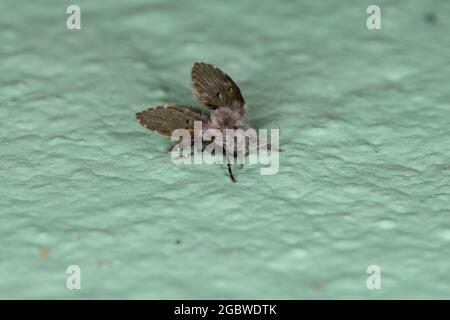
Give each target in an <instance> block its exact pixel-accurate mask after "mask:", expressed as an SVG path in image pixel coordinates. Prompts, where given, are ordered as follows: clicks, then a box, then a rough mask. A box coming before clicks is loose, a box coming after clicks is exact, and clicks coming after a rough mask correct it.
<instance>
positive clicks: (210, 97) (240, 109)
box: [136, 62, 281, 182]
mask: <svg viewBox="0 0 450 320" xmlns="http://www.w3.org/2000/svg"><path fill="white" fill-rule="evenodd" d="M191 78H192V89H193V92H194V94H195V96H196V97H197V99H198V100H199V101H200V102H202V103H203V104H204V105H206V106H207V107H208V108H210V109H211V113H210V114H209V115H205V114H202V113H201V112H198V111H195V110H193V109H190V108H187V107H184V106H182V105H178V104H167V105H163V106H157V107H154V108H150V109H147V110H145V111H142V112H138V113H136V118H137V120H138V121H139V123H140V124H141V125H142V126H144V127H145V128H147V129H149V130H152V131H154V132H157V133H160V134H162V135H165V136H169V137H170V136H171V134H172V133H173V131H174V130H176V129H186V130H189V132H190V133H191V135H193V131H194V121H201V122H202V125H203V128H205V130H207V129H217V130H220V131H221V132H223V136H224V137H225V136H226V135H225V130H226V129H234V130H237V129H242V130H244V131H245V130H247V129H249V128H250V126H249V125H248V124H247V121H246V120H245V114H246V111H247V106H246V103H245V100H244V98H243V97H242V94H241V91H240V89H239V87H238V86H237V85H236V83H234V81H233V80H232V79H231V78H230V77H229V76H228V75H227V74H226V73H224V72H223V71H222V70H220V69H219V68H217V67H215V66H214V65H211V64H207V63H204V62H196V63H194V66H193V67H192V71H191ZM222 146H223V153H224V155H225V156H226V159H227V169H228V175H229V176H230V178H231V181H233V182H236V179H235V177H234V175H233V171H232V168H231V161H230V157H229V155H230V154H231V155H232V157H235V156H236V153H235V149H234V146H233V149H232V150H229V149H228V148H227V145H226V144H223V145H222ZM237 147H239V146H237ZM244 148H245V146H244ZM267 149H270V150H278V151H281V150H279V149H273V148H272V147H271V145H270V144H268V145H267ZM169 151H170V149H169Z"/></svg>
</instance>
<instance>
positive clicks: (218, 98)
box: [191, 62, 245, 114]
mask: <svg viewBox="0 0 450 320" xmlns="http://www.w3.org/2000/svg"><path fill="white" fill-rule="evenodd" d="M191 77H192V88H193V90H194V93H195V95H196V96H197V99H198V100H200V101H201V102H202V103H204V104H205V105H207V106H209V107H211V108H213V109H217V108H219V107H229V108H232V109H238V110H239V111H240V112H241V113H242V114H243V113H244V112H245V110H244V106H245V101H244V98H243V97H242V94H241V90H239V87H238V86H237V85H236V83H234V81H233V80H232V79H231V78H230V77H229V76H228V75H227V74H225V73H224V72H223V71H222V70H220V69H219V68H217V67H215V66H213V65H211V64H207V63H203V62H196V63H195V64H194V66H193V67H192V72H191Z"/></svg>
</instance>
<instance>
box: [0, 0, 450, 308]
mask: <svg viewBox="0 0 450 320" xmlns="http://www.w3.org/2000/svg"><path fill="white" fill-rule="evenodd" d="M70 4H77V5H79V6H80V7H81V30H68V29H67V28H66V18H67V17H68V15H67V14H66V8H67V6H68V5H70ZM369 4H377V5H379V6H380V7H381V19H382V29H381V30H368V29H367V27H366V19H367V17H368V14H367V13H366V9H367V6H368V5H369ZM0 15H1V20H0V121H1V126H0V195H1V197H0V298H7V299H11V298H33V299H35V298H52V299H54V298H62V299H79V298H89V299H90V298H96V299H99V298H114V299H115V298H127V299H141V298H150V299H162V298H168V299H175V298H190V299H199V298H211V299H216V298H224V299H228V298H235V299H238V298H255V299H262V298H267V299H281V298H284V299H325V298H331V299H343V298H362V299H380V298H387V299H391V298H449V297H450V288H449V286H450V266H449V262H450V258H449V244H450V222H449V214H450V210H449V208H450V180H449V174H450V166H449V158H450V112H449V110H450V93H449V81H450V64H449V62H450V33H449V30H450V21H449V19H448V17H449V16H450V2H449V1H444V0H443V1H437V0H435V1H419V0H416V1H407V0H402V1H376V2H372V1H370V2H369V1H365V0H363V1H350V0H348V1H347V0H339V1H331V0H328V1H287V0H286V1H268V0H251V1H237V0H236V1H234V0H233V1H209V0H204V1H200V0H199V1H194V0H176V1H165V0H151V1H148V0H146V1H144V0H129V1H95V2H93V1H87V0H77V1H74V2H72V1H70V2H69V1H30V0H28V1H15V0H2V1H1V2H0ZM198 60H202V61H206V62H209V63H213V64H216V65H217V66H219V67H220V68H222V69H223V70H224V71H226V72H227V73H228V74H230V76H231V77H232V78H233V79H235V81H236V82H237V83H238V84H239V86H240V87H241V90H242V93H243V95H244V97H245V98H246V100H247V103H248V105H249V108H250V111H249V114H248V119H249V122H250V123H251V124H252V125H253V126H254V127H256V128H269V129H270V128H277V127H278V126H279V127H280V128H281V134H280V144H281V146H282V147H283V148H284V149H285V150H286V151H285V152H284V153H282V154H281V155H280V170H279V172H278V174H276V175H273V176H261V175H260V174H259V168H260V166H258V165H251V166H250V165H248V166H246V167H244V168H243V169H236V178H237V179H238V183H236V184H232V183H231V182H230V180H229V178H228V177H227V175H226V168H224V167H223V166H210V165H196V166H175V165H174V164H173V163H172V162H171V161H170V158H169V155H168V154H167V153H165V149H166V148H167V147H168V146H169V145H170V142H169V140H168V139H167V138H163V137H159V136H157V135H155V134H152V133H151V132H149V131H147V130H145V129H144V128H142V127H141V126H140V125H139V124H138V123H137V121H136V119H135V117H134V113H135V112H137V111H140V110H143V109H145V108H147V107H150V106H152V105H158V104H162V103H169V102H178V103H186V104H195V103H196V102H195V99H194V97H193V96H192V94H191V89H190V77H189V73H190V69H191V67H192V64H193V62H195V61H198ZM69 265H78V266H79V267H80V268H81V290H68V289H67V288H66V279H67V276H68V275H67V274H66V269H67V267H68V266H69ZM370 265H377V266H379V267H380V268H381V289H380V290H369V289H368V288H367V286H366V281H367V278H368V277H369V274H367V273H366V270H367V267H368V266H370Z"/></svg>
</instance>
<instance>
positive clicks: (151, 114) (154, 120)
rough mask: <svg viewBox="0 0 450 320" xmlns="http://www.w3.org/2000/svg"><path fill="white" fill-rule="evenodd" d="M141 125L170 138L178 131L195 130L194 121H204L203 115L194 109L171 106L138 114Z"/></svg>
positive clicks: (159, 107) (158, 107)
mask: <svg viewBox="0 0 450 320" xmlns="http://www.w3.org/2000/svg"><path fill="white" fill-rule="evenodd" d="M136 118H137V120H138V121H139V123H140V124H141V125H142V126H143V127H145V128H147V129H149V130H151V131H154V132H158V133H160V134H162V135H165V136H170V135H171V134H172V132H173V131H174V130H176V129H193V128H194V121H202V118H203V117H202V114H201V113H199V112H197V111H194V110H192V109H189V108H186V107H183V106H180V105H176V104H169V105H163V106H157V107H155V108H150V109H147V110H145V111H142V112H138V113H136Z"/></svg>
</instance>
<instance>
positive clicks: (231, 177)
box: [227, 163, 236, 182]
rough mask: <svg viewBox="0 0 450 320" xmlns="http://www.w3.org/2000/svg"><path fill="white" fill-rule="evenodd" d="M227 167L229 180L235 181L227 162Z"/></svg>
mask: <svg viewBox="0 0 450 320" xmlns="http://www.w3.org/2000/svg"><path fill="white" fill-rule="evenodd" d="M227 168H228V175H229V176H230V179H231V181H233V182H236V179H235V178H234V175H233V171H231V164H230V163H227Z"/></svg>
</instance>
